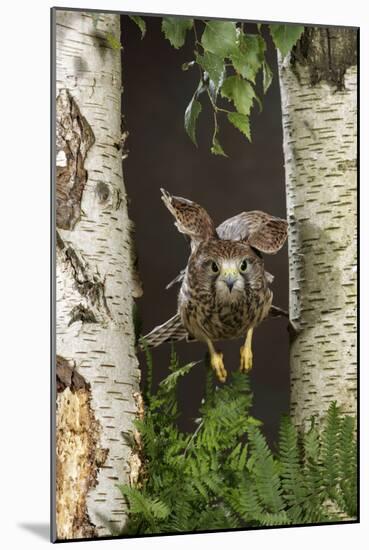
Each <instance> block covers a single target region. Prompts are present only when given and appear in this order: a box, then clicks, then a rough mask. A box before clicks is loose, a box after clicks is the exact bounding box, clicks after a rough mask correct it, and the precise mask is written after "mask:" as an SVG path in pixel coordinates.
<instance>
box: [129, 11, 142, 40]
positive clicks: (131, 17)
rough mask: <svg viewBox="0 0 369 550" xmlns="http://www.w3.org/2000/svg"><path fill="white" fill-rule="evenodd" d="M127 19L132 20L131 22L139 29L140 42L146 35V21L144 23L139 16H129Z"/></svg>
mask: <svg viewBox="0 0 369 550" xmlns="http://www.w3.org/2000/svg"><path fill="white" fill-rule="evenodd" d="M129 18H130V19H132V21H133V22H134V23H136V25H137V26H138V28H139V29H140V31H141V40H142V38H143V37H144V36H145V34H146V21H144V19H142V17H140V16H139V15H130V16H129Z"/></svg>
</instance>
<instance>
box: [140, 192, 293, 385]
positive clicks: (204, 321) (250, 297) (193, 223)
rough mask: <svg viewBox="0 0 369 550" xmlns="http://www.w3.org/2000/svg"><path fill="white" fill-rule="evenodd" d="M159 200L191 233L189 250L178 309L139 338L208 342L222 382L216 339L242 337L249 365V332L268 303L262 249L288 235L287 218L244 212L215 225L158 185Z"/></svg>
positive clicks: (152, 342) (273, 248) (271, 248)
mask: <svg viewBox="0 0 369 550" xmlns="http://www.w3.org/2000/svg"><path fill="white" fill-rule="evenodd" d="M161 192H162V200H163V202H164V204H165V206H166V207H167V208H168V210H169V211H170V212H171V213H172V214H173V216H174V218H175V220H176V221H175V225H176V226H177V228H178V230H179V231H180V232H181V233H184V234H185V235H187V236H188V237H189V238H190V243H191V255H190V258H189V260H188V263H187V266H186V268H185V269H184V271H183V272H181V273H180V275H179V276H178V277H176V279H175V280H174V281H172V283H170V284H169V285H168V286H171V285H172V284H173V282H177V281H182V283H181V287H180V291H179V295H178V310H177V313H176V314H175V315H174V316H173V317H172V318H171V319H169V320H168V321H166V322H165V323H164V324H162V325H160V326H157V327H155V328H154V329H153V330H152V331H151V332H150V333H149V334H147V335H146V336H144V337H143V341H144V343H145V344H146V345H147V346H149V347H156V346H158V345H160V344H161V343H163V342H173V341H178V340H182V339H185V338H187V340H199V341H201V342H204V343H206V344H207V346H208V349H209V353H210V364H211V366H212V368H213V369H214V371H215V373H216V375H217V377H218V379H219V380H220V381H221V382H225V380H226V377H227V371H226V370H225V368H224V364H223V354H222V353H221V352H219V351H217V350H216V349H215V347H214V342H215V341H217V340H225V339H232V338H240V337H245V342H244V345H243V346H242V347H241V350H240V352H241V363H240V369H241V371H248V370H250V369H251V367H252V348H251V341H252V334H253V330H254V328H255V327H256V326H257V325H258V324H259V323H261V321H262V320H263V319H265V318H266V317H267V316H268V314H269V311H270V309H271V307H272V299H273V293H272V291H271V290H270V288H269V286H268V283H270V282H271V281H272V280H273V277H272V276H271V275H270V274H269V273H267V272H266V271H265V270H264V262H263V258H262V255H261V253H262V252H264V253H267V254H275V253H276V252H278V250H280V249H281V248H282V246H283V244H284V242H285V240H286V237H287V222H286V221H285V220H282V219H280V218H276V217H274V216H270V215H269V214H266V213H265V212H261V211H257V210H255V211H252V212H242V213H241V214H238V215H237V216H234V217H233V218H230V219H228V220H225V221H224V222H223V223H222V224H220V225H219V226H218V227H217V228H216V227H215V225H214V223H213V221H212V219H211V217H210V216H209V214H208V213H207V212H206V210H204V208H202V207H201V206H200V205H198V204H196V203H195V202H192V201H190V200H188V199H184V198H181V197H174V196H171V195H170V194H169V193H168V192H167V191H165V190H164V189H161Z"/></svg>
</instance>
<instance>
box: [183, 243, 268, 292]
mask: <svg viewBox="0 0 369 550" xmlns="http://www.w3.org/2000/svg"><path fill="white" fill-rule="evenodd" d="M189 267H190V270H189V275H190V276H191V277H192V278H194V279H196V280H193V282H194V283H197V284H198V285H199V286H200V288H201V287H202V288H203V289H204V290H205V289H206V290H210V291H211V292H212V293H214V294H215V295H216V296H217V298H218V299H219V300H220V301H222V302H229V301H235V300H237V299H239V298H240V295H245V294H248V293H250V292H252V291H253V290H258V289H260V288H261V287H262V286H264V284H265V271H264V265H263V260H262V258H260V257H259V256H258V255H257V254H256V253H255V252H254V251H253V250H252V248H251V247H250V246H249V245H247V244H245V243H242V242H239V241H238V242H237V241H223V240H209V241H207V242H206V243H203V244H201V246H200V247H199V249H198V250H197V251H196V253H195V255H194V257H193V258H191V260H190V265H189Z"/></svg>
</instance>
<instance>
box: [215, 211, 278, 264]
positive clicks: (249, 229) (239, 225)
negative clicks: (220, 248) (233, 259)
mask: <svg viewBox="0 0 369 550" xmlns="http://www.w3.org/2000/svg"><path fill="white" fill-rule="evenodd" d="M287 228H288V224H287V222H286V220H282V219H281V218H276V217H274V216H271V215H270V214H267V213H266V212H261V211H260V210H253V211H251V212H241V214H238V215H237V216H233V217H232V218H229V219H228V220H225V221H224V222H223V223H221V224H220V225H219V226H218V227H217V229H216V231H217V234H218V236H219V238H220V239H223V240H230V241H247V242H248V243H249V244H250V245H251V246H252V247H254V248H256V249H257V250H260V252H265V253H266V254H275V253H276V252H278V250H280V249H281V248H282V246H283V244H284V242H285V240H286V238H287Z"/></svg>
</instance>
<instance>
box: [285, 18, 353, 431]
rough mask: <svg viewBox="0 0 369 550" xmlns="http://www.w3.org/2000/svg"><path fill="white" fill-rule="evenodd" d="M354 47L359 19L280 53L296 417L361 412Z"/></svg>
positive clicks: (309, 32) (312, 32) (312, 33)
mask: <svg viewBox="0 0 369 550" xmlns="http://www.w3.org/2000/svg"><path fill="white" fill-rule="evenodd" d="M356 48H357V31H356V29H342V28H331V27H330V28H329V29H327V28H307V29H305V32H304V34H303V35H302V37H301V39H300V40H299V42H298V44H297V45H296V47H295V48H294V49H293V51H292V52H291V54H289V55H288V56H286V58H285V59H282V58H281V55H280V54H279V77H280V88H281V99H282V117H283V135H284V156H285V173H286V190H287V213H288V221H289V225H290V233H289V268H290V318H291V321H292V322H293V323H294V324H295V325H296V327H297V334H296V335H295V336H294V337H293V338H292V340H291V347H290V368H291V414H292V417H293V418H294V421H295V423H296V424H297V425H303V424H304V423H305V422H306V421H307V419H308V418H309V417H310V416H311V415H317V416H318V417H319V416H321V415H322V414H323V413H324V412H325V411H326V409H327V407H328V405H329V404H330V403H331V402H332V401H334V400H335V401H337V403H338V404H339V405H340V406H341V407H342V409H343V411H344V412H345V413H349V414H355V413H356V404H357V403H356V389H357V388H356V385H357V370H356V369H357V365H356V358H357V355H356V354H357V349H356V306H357V294H356V247H357V244H356V209H357V208H356V205H357V173H356V151H357V141H356V139H357V138H356V131H357V127H356V109H357V105H356V103H357V66H356V63H357V61H356V59H357V57H356Z"/></svg>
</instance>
